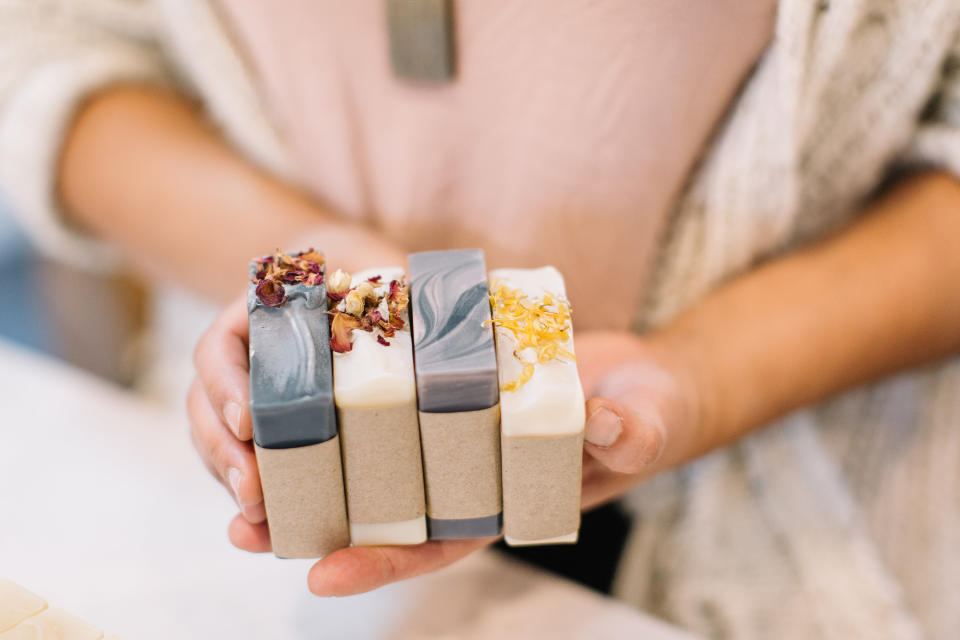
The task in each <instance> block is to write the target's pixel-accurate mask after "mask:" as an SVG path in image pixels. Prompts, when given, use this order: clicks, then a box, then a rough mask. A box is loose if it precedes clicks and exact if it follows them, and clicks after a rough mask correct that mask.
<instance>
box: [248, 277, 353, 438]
mask: <svg viewBox="0 0 960 640" xmlns="http://www.w3.org/2000/svg"><path fill="white" fill-rule="evenodd" d="M255 268H256V265H254V270H255ZM254 272H255V271H254ZM255 287H256V285H255V284H253V283H251V284H250V285H249V288H248V290H247V311H248V313H249V316H250V412H251V415H252V418H253V436H254V441H255V442H256V443H257V445H259V446H261V447H263V448H266V449H287V448H291V447H303V446H307V445H311V444H317V443H320V442H326V441H327V440H330V439H331V438H333V437H334V436H336V435H337V418H336V410H335V407H334V404H333V364H332V361H331V354H330V326H329V319H328V317H327V314H326V310H327V289H326V286H325V285H324V284H319V285H315V286H306V285H303V284H295V285H284V287H285V290H286V295H287V301H286V302H285V303H284V304H283V305H281V306H279V307H267V306H264V305H263V303H261V302H260V300H258V299H257V296H256V293H255Z"/></svg>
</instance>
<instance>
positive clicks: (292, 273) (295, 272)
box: [280, 269, 307, 284]
mask: <svg viewBox="0 0 960 640" xmlns="http://www.w3.org/2000/svg"><path fill="white" fill-rule="evenodd" d="M306 275H307V274H306V272H304V271H300V270H299V269H290V270H289V271H284V272H283V273H281V274H280V280H281V281H283V282H285V283H287V284H296V283H298V282H300V281H301V280H303V278H304V276H306Z"/></svg>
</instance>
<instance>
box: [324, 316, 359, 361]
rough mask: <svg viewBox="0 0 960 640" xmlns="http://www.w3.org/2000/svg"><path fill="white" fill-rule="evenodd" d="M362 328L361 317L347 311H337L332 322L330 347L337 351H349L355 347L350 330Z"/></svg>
mask: <svg viewBox="0 0 960 640" xmlns="http://www.w3.org/2000/svg"><path fill="white" fill-rule="evenodd" d="M359 328H360V320H359V318H355V317H353V316H351V315H350V314H347V313H336V314H334V316H333V322H332V323H331V324H330V348H331V349H333V350H334V351H336V352H337V353H347V352H348V351H350V350H351V349H353V343H352V342H350V332H351V331H353V330H354V329H359Z"/></svg>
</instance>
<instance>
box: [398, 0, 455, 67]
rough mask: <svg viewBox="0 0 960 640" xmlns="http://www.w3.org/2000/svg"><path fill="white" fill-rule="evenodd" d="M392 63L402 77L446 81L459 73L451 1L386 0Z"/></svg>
mask: <svg viewBox="0 0 960 640" xmlns="http://www.w3.org/2000/svg"><path fill="white" fill-rule="evenodd" d="M386 4H387V29H388V32H389V37H390V62H391V65H392V67H393V72H394V73H395V74H396V75H397V76H398V77H400V78H404V79H407V80H413V81H417V82H429V83H443V82H449V81H450V80H452V79H453V76H454V73H455V66H456V65H455V60H454V37H453V6H452V1H451V0H386Z"/></svg>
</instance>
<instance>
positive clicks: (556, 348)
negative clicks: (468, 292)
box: [489, 280, 576, 391]
mask: <svg viewBox="0 0 960 640" xmlns="http://www.w3.org/2000/svg"><path fill="white" fill-rule="evenodd" d="M490 304H491V305H492V307H493V319H492V320H490V321H489V322H492V323H493V325H494V326H496V327H497V328H498V329H501V330H503V331H506V332H509V333H510V335H511V336H512V337H513V339H514V341H515V342H516V344H517V347H516V349H515V350H514V352H513V355H514V357H516V358H517V360H519V361H520V363H521V364H522V365H523V370H522V371H521V372H520V375H519V376H518V377H517V378H516V379H515V380H511V381H510V382H506V383H504V384H502V385H500V390H501V391H516V390H518V389H520V388H521V387H522V386H523V385H525V384H526V383H527V382H528V381H529V380H530V378H531V377H533V372H534V369H535V367H536V365H537V364H543V363H545V362H550V361H551V360H558V359H560V358H569V359H570V360H573V361H576V358H575V357H574V355H573V354H572V353H570V352H569V351H567V350H566V349H565V348H564V347H563V345H564V344H566V343H567V341H568V340H570V313H571V308H570V303H569V302H567V300H566V298H564V297H562V296H558V295H555V294H552V293H549V292H546V293H544V294H543V297H542V298H536V299H531V298H530V297H529V296H528V295H527V294H525V293H524V292H523V291H520V290H518V289H511V288H509V287H506V286H504V285H503V284H502V283H500V281H498V280H495V281H494V282H493V285H492V287H491V292H490Z"/></svg>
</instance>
